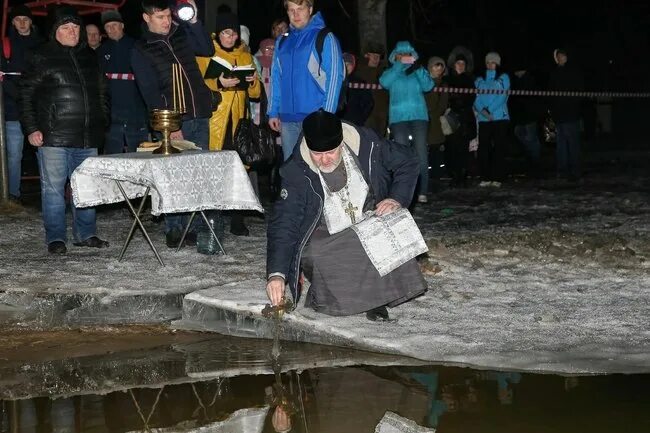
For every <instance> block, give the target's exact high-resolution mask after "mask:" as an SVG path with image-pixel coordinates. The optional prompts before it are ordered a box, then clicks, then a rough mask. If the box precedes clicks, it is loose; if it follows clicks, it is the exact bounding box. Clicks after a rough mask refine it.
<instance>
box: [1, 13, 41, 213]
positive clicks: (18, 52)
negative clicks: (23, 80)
mask: <svg viewBox="0 0 650 433" xmlns="http://www.w3.org/2000/svg"><path fill="white" fill-rule="evenodd" d="M10 18H11V28H10V29H9V42H10V50H9V52H3V56H2V66H1V69H0V70H2V71H4V72H9V73H21V72H23V71H24V70H25V57H26V55H28V53H29V52H31V51H32V50H33V49H35V48H36V47H38V46H39V45H41V44H42V43H43V39H42V38H41V36H40V35H39V34H38V31H37V30H36V27H34V26H33V25H32V12H31V10H30V9H29V8H28V7H27V6H25V5H17V6H14V7H12V8H11V14H10ZM19 78H20V76H17V75H6V76H5V77H4V83H3V90H4V92H3V97H4V104H5V131H6V134H7V135H6V137H7V162H8V164H9V166H8V168H9V170H8V171H9V195H10V197H11V199H12V200H16V201H17V200H19V198H20V178H21V173H22V170H21V162H22V159H23V144H24V141H25V137H24V135H23V131H22V129H21V128H20V114H19V112H18V80H19Z"/></svg>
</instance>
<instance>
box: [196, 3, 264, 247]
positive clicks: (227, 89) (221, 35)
mask: <svg viewBox="0 0 650 433" xmlns="http://www.w3.org/2000/svg"><path fill="white" fill-rule="evenodd" d="M239 32H240V27H239V19H238V18H237V16H236V15H234V14H231V13H224V14H219V15H217V27H216V33H215V35H214V49H215V56H214V57H212V58H210V57H198V58H197V63H198V64H199V70H200V71H201V74H203V77H204V78H205V82H206V84H207V85H208V87H209V88H210V89H211V90H212V91H215V92H219V93H220V94H221V103H220V104H219V106H218V107H217V109H216V110H215V111H213V112H212V117H211V118H210V150H213V151H214V150H221V149H233V145H232V144H233V136H234V134H235V130H236V129H237V124H238V123H239V121H240V120H241V119H242V118H244V116H250V110H247V109H246V107H247V105H248V98H252V99H258V98H259V97H260V95H261V89H262V84H261V83H260V80H259V79H258V76H257V72H256V70H255V64H254V63H253V56H252V55H251V54H250V52H249V50H248V49H247V47H246V45H245V44H243V43H242V42H241V39H240V38H239ZM255 183H256V182H254V184H255ZM230 233H232V234H234V235H236V236H248V234H249V232H248V228H247V227H246V225H245V224H244V214H243V213H242V212H240V211H234V212H232V213H231V220H230Z"/></svg>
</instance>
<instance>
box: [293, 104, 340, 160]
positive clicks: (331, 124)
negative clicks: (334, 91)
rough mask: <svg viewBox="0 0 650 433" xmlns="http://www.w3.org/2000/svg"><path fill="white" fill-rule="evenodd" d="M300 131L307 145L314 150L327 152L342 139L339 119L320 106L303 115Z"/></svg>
mask: <svg viewBox="0 0 650 433" xmlns="http://www.w3.org/2000/svg"><path fill="white" fill-rule="evenodd" d="M302 133H303V135H304V137H305V141H306V142H307V147H308V148H309V150H312V151H314V152H329V151H330V150H333V149H335V148H336V147H338V146H339V145H340V144H341V142H342V141H343V126H342V125H341V120H340V119H339V118H338V117H336V115H335V114H332V113H330V112H328V111H325V110H323V109H322V108H321V109H320V110H318V111H314V112H313V113H311V114H310V115H309V116H307V117H305V120H303V121H302Z"/></svg>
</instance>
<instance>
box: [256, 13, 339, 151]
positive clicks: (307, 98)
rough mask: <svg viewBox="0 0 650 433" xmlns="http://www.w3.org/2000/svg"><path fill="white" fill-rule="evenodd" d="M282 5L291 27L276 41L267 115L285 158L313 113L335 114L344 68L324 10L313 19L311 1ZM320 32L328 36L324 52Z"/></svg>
mask: <svg viewBox="0 0 650 433" xmlns="http://www.w3.org/2000/svg"><path fill="white" fill-rule="evenodd" d="M284 7H285V9H286V11H287V15H289V22H290V27H289V32H288V33H287V34H285V35H282V36H280V37H278V39H277V40H276V42H275V53H274V55H273V65H272V67H271V95H270V97H269V107H268V110H267V114H268V116H269V126H270V127H271V129H273V130H274V131H277V132H280V134H281V137H282V153H283V154H284V159H285V160H286V159H288V158H289V156H291V153H292V151H293V148H294V146H295V145H296V142H297V141H298V136H299V135H300V132H301V130H302V121H303V119H304V118H305V117H307V115H308V114H309V113H312V112H314V111H317V110H318V109H320V108H322V109H324V110H325V111H328V112H330V113H335V112H336V110H337V108H338V102H339V95H340V92H341V85H342V84H343V80H344V78H345V66H344V64H343V55H342V53H341V47H340V45H339V42H338V40H337V39H336V37H335V36H334V34H332V33H331V32H330V31H328V30H327V29H326V28H325V22H324V21H323V17H322V16H321V14H320V12H318V13H316V14H314V15H313V16H312V12H313V7H314V2H313V0H284ZM319 34H321V37H323V36H324V39H323V43H322V51H319V49H318V47H317V45H318V44H317V40H318V37H319Z"/></svg>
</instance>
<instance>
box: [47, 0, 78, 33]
mask: <svg viewBox="0 0 650 433" xmlns="http://www.w3.org/2000/svg"><path fill="white" fill-rule="evenodd" d="M47 20H48V22H49V23H50V26H49V27H50V39H52V40H54V39H55V38H56V31H57V29H58V28H59V27H61V26H62V25H64V24H68V23H74V24H77V25H79V26H80V25H81V17H79V14H78V13H77V10H76V9H75V8H73V7H71V6H66V5H60V6H56V7H55V8H54V9H52V10H51V11H50V13H49V14H48V15H47Z"/></svg>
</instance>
